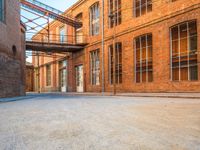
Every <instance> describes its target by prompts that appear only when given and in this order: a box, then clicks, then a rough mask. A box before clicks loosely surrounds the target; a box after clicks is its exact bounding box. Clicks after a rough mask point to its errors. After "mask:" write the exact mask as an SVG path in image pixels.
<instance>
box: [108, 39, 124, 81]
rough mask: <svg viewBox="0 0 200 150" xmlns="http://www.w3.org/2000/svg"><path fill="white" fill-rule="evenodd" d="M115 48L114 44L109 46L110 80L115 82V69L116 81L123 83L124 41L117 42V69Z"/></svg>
mask: <svg viewBox="0 0 200 150" xmlns="http://www.w3.org/2000/svg"><path fill="white" fill-rule="evenodd" d="M113 56H114V49H113V45H110V46H109V82H110V84H113V81H114V79H113V73H114V71H115V83H116V84H120V83H122V43H116V44H115V69H114V65H113V62H114V58H113Z"/></svg>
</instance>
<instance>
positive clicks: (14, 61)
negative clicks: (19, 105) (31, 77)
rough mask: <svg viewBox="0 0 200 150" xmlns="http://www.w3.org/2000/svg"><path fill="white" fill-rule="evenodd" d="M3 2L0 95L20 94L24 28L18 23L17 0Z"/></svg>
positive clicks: (21, 92)
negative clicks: (4, 14)
mask: <svg viewBox="0 0 200 150" xmlns="http://www.w3.org/2000/svg"><path fill="white" fill-rule="evenodd" d="M5 3H6V9H5V12H6V16H5V22H4V23H2V22H0V97H13V96H22V95H25V39H24V30H25V29H24V27H23V26H22V25H21V24H20V14H19V12H20V6H19V1H16V0H6V1H5ZM13 46H15V47H16V53H15V54H14V53H13Z"/></svg>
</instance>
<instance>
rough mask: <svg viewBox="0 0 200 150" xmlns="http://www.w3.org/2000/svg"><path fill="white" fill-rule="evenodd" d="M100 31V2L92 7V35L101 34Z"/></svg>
mask: <svg viewBox="0 0 200 150" xmlns="http://www.w3.org/2000/svg"><path fill="white" fill-rule="evenodd" d="M99 31H100V8H99V2H96V3H95V4H93V5H92V6H91V7H90V35H92V36H94V35H99Z"/></svg>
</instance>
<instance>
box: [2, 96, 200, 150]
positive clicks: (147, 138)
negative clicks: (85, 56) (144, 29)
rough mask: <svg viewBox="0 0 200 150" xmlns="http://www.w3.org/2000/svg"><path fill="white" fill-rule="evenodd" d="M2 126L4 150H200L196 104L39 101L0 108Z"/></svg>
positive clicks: (49, 98) (194, 101)
mask: <svg viewBox="0 0 200 150" xmlns="http://www.w3.org/2000/svg"><path fill="white" fill-rule="evenodd" d="M32 96H33V95H32ZM0 120H1V123H0V149H6V150H7V149H12V150H13V149H15V150H30V149H37V150H40V149H41V150H46V149H48V150H56V149H59V150H105V149H106V150H180V149H181V150H183V149H184V150H190V149H192V150H199V148H200V100H197V99H166V98H165V99H161V98H134V97H131V98H130V97H97V96H96V97H92V96H90V97H86V96H83V97H78V96H75V97H70V96H56V95H52V94H51V95H39V96H36V97H35V98H32V99H26V100H25V99H24V100H21V101H15V102H9V103H0Z"/></svg>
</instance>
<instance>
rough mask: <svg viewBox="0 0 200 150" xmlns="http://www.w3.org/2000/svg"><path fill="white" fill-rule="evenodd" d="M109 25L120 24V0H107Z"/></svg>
mask: <svg viewBox="0 0 200 150" xmlns="http://www.w3.org/2000/svg"><path fill="white" fill-rule="evenodd" d="M108 8H109V26H110V28H113V27H114V26H117V25H120V24H121V22H122V11H121V0H109V7H108Z"/></svg>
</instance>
